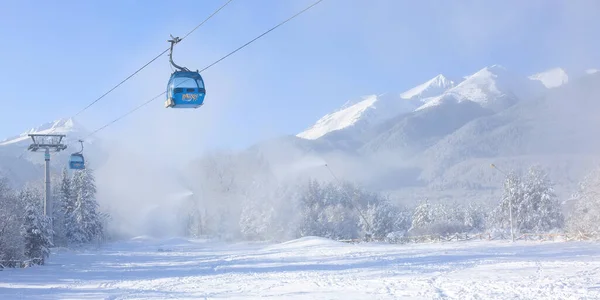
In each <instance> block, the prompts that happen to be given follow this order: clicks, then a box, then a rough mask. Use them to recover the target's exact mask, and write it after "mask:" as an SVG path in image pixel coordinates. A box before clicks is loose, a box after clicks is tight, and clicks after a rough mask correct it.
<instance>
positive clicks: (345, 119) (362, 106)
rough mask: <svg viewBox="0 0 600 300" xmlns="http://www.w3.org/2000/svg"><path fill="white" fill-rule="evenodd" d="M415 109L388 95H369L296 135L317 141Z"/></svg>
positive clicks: (407, 103)
mask: <svg viewBox="0 0 600 300" xmlns="http://www.w3.org/2000/svg"><path fill="white" fill-rule="evenodd" d="M415 108H416V106H415V105H413V104H412V103H410V102H408V101H403V99H400V97H398V96H395V95H390V94H383V95H371V96H367V97H364V98H363V100H361V101H359V102H358V103H355V104H353V105H349V106H348V105H345V106H344V107H342V108H341V109H339V110H337V111H335V112H333V113H330V114H327V115H325V116H324V117H322V118H321V119H319V120H318V121H317V123H316V124H315V125H313V126H312V127H310V128H308V129H307V130H305V131H303V132H301V133H299V134H298V135H296V136H297V137H300V138H304V139H310V140H314V139H318V138H320V137H322V136H324V135H326V134H328V133H330V132H333V131H336V130H340V129H344V128H348V127H351V126H355V125H357V124H358V123H369V124H373V123H378V122H381V121H384V120H386V119H388V118H391V117H393V116H395V115H397V114H401V113H403V112H409V111H412V110H414V109H415Z"/></svg>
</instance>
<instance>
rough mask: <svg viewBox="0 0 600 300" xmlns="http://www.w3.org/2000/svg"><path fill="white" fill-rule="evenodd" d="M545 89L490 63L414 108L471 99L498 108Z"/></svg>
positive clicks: (537, 83)
mask: <svg viewBox="0 0 600 300" xmlns="http://www.w3.org/2000/svg"><path fill="white" fill-rule="evenodd" d="M545 90H546V88H545V87H544V86H543V85H542V84H541V83H540V82H539V81H534V80H531V79H529V78H527V77H525V76H519V75H517V74H514V73H512V72H510V71H509V70H507V69H506V68H505V67H503V66H501V65H492V66H489V67H485V68H483V69H481V70H479V71H477V72H476V73H474V74H472V75H470V76H467V77H466V78H465V80H464V81H462V82H461V83H460V84H458V85H457V86H455V87H453V88H451V89H449V90H447V91H446V92H444V93H443V94H442V95H440V96H437V97H435V98H433V99H431V100H428V101H427V102H426V103H425V104H423V105H422V106H420V107H419V108H417V110H421V109H425V108H428V107H432V106H436V105H440V104H441V103H443V102H457V103H460V102H463V101H472V102H475V103H477V104H479V105H481V106H482V107H484V108H489V109H492V110H494V111H500V110H502V109H505V108H507V107H509V106H511V105H513V104H515V103H516V102H517V101H519V100H527V99H530V98H532V97H535V96H537V95H539V94H541V93H543V92H544V91H545Z"/></svg>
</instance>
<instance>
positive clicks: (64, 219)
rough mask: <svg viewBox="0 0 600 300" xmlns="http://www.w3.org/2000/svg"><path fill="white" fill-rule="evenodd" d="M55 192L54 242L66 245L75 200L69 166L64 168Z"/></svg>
mask: <svg viewBox="0 0 600 300" xmlns="http://www.w3.org/2000/svg"><path fill="white" fill-rule="evenodd" d="M56 186H57V188H56V190H55V193H54V213H53V217H54V226H53V228H54V232H55V233H54V243H55V244H56V245H66V244H67V241H68V240H69V237H68V236H67V233H68V232H69V228H70V226H68V225H69V224H73V221H72V220H71V219H72V217H73V210H74V208H75V201H74V198H73V191H72V187H71V178H70V176H69V172H68V170H67V168H63V170H62V174H61V176H60V178H59V179H58V185H56Z"/></svg>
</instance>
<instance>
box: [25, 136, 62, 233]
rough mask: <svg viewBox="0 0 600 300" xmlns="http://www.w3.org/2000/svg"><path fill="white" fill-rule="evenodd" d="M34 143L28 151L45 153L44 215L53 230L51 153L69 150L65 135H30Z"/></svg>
mask: <svg viewBox="0 0 600 300" xmlns="http://www.w3.org/2000/svg"><path fill="white" fill-rule="evenodd" d="M29 136H30V137H31V140H32V141H33V143H32V144H31V145H29V147H28V148H27V150H29V151H32V152H39V151H42V150H43V151H44V160H45V161H46V176H45V177H46V178H45V181H46V185H45V188H44V191H45V197H44V215H46V216H48V217H49V218H50V228H52V192H51V191H52V190H51V189H50V152H60V151H62V150H65V149H67V145H65V144H63V143H62V139H63V138H64V137H65V135H64V134H29Z"/></svg>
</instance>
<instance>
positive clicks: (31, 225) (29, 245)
mask: <svg viewBox="0 0 600 300" xmlns="http://www.w3.org/2000/svg"><path fill="white" fill-rule="evenodd" d="M19 199H20V201H22V202H23V203H24V204H25V216H24V219H23V226H22V235H23V238H24V242H25V245H24V254H25V256H26V257H27V258H29V259H37V260H38V261H37V262H38V263H40V264H44V261H45V259H46V258H48V256H49V255H50V249H49V248H50V247H52V234H53V232H52V230H51V228H50V225H51V224H50V219H49V218H48V217H46V216H44V215H43V212H42V209H43V206H42V195H41V194H40V193H39V191H36V190H34V189H31V188H25V189H24V190H23V191H21V192H20V193H19Z"/></svg>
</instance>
